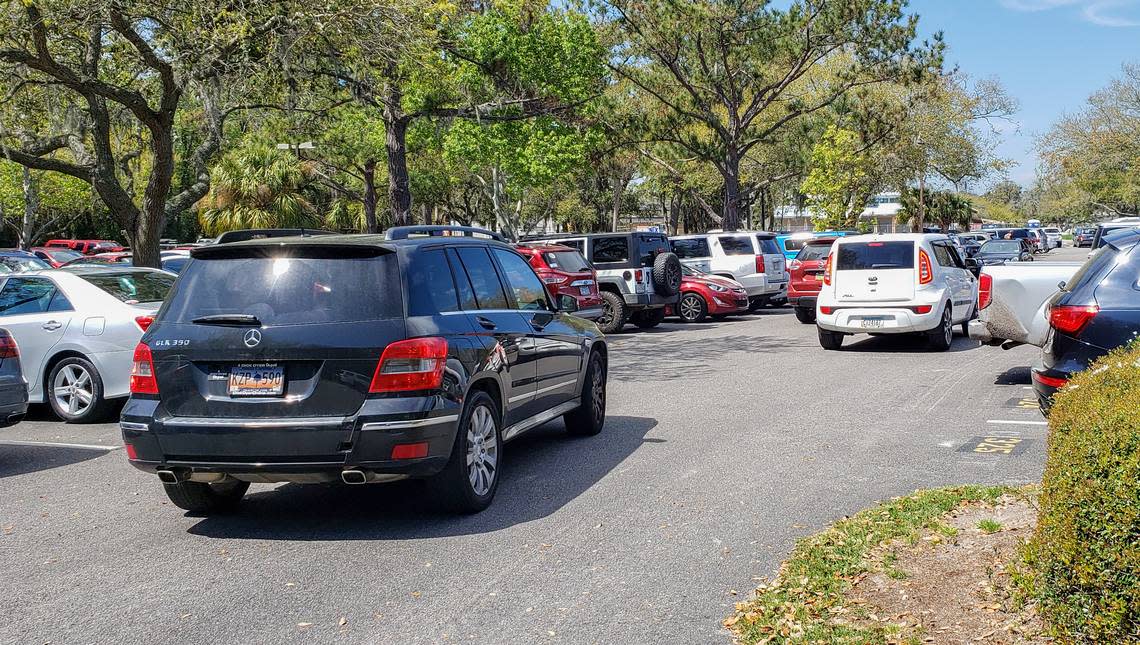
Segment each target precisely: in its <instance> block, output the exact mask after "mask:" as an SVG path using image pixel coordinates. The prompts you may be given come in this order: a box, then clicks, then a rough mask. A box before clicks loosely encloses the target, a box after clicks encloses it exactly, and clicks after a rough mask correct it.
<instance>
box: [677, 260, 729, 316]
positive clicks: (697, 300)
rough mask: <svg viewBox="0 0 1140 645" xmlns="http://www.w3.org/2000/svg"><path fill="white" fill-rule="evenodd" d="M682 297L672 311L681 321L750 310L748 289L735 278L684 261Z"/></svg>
mask: <svg viewBox="0 0 1140 645" xmlns="http://www.w3.org/2000/svg"><path fill="white" fill-rule="evenodd" d="M681 274H682V275H681V301H680V302H678V303H677V305H676V308H675V309H674V308H673V307H669V309H671V310H673V311H671V312H670V313H674V314H676V315H677V316H678V317H679V318H680V319H681V321H682V322H701V321H702V320H704V319H705V317H707V316H713V317H714V318H720V317H723V316H727V315H728V314H736V313H741V312H745V311H748V292H747V291H746V290H745V289H744V286H743V285H741V284H740V283H739V282H736V281H735V280H730V279H728V278H722V277H721V276H718V275H713V274H711V273H705V272H704V271H700V270H697V269H694V268H693V267H691V266H687V265H681Z"/></svg>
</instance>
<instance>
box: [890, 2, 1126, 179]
mask: <svg viewBox="0 0 1140 645" xmlns="http://www.w3.org/2000/svg"><path fill="white" fill-rule="evenodd" d="M910 8H911V10H912V11H913V12H915V13H917V14H919V16H920V21H919V28H920V30H921V31H922V32H923V34H924V35H929V34H930V33H932V32H935V31H942V32H943V35H944V36H945V39H946V43H947V46H948V52H947V57H946V59H947V65H948V66H953V65H957V66H958V67H959V68H960V69H961V70H962V71H963V72H966V73H967V74H969V75H970V76H971V77H973V78H979V77H990V76H993V77H997V78H998V79H1000V80H1001V82H1002V84H1003V85H1005V87H1006V89H1007V90H1008V91H1009V93H1010V94H1012V95H1013V96H1014V97H1016V98H1017V100H1018V101H1019V103H1020V112H1019V113H1018V114H1017V115H1016V117H1015V119H1016V123H1015V124H1011V125H1009V126H1006V127H1005V128H1004V130H1005V131H1004V132H1003V134H1004V141H1003V143H1002V145H1001V147H1000V149H999V154H1001V155H1002V156H1003V157H1007V158H1011V159H1013V160H1015V161H1017V162H1018V163H1019V165H1018V166H1017V167H1015V168H1014V169H1013V170H1011V171H1010V178H1011V179H1013V180H1015V181H1018V182H1019V183H1021V184H1023V185H1028V184H1029V183H1031V182H1032V181H1033V177H1034V169H1035V166H1036V155H1035V153H1034V148H1033V143H1034V136H1035V135H1037V134H1040V133H1042V132H1044V131H1046V130H1048V129H1049V126H1050V125H1051V124H1052V123H1053V122H1054V121H1055V120H1056V119H1057V118H1059V117H1060V116H1062V115H1063V114H1065V113H1066V112H1075V111H1077V110H1079V109H1080V108H1081V106H1082V105H1083V104H1084V102H1085V99H1086V98H1087V97H1088V95H1089V94H1091V93H1093V92H1095V91H1096V90H1097V89H1099V88H1101V87H1104V86H1105V85H1107V84H1108V82H1109V81H1110V80H1111V79H1112V78H1113V77H1115V76H1118V75H1119V73H1120V67H1121V64H1123V63H1125V62H1135V63H1140V0H911V5H910Z"/></svg>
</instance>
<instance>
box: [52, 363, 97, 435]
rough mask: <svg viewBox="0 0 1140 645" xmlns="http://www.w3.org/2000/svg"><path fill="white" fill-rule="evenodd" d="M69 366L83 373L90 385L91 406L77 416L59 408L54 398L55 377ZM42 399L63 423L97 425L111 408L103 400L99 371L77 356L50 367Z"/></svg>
mask: <svg viewBox="0 0 1140 645" xmlns="http://www.w3.org/2000/svg"><path fill="white" fill-rule="evenodd" d="M69 365H74V366H75V367H76V368H77V369H78V370H80V371H81V373H83V372H85V373H86V374H87V377H88V380H89V382H90V384H91V405H89V406H87V408H86V409H85V410H83V411H82V412H79V413H77V414H72V413H71V412H69V411H68V410H67V409H65V408H63V407H61V406H60V404H59V403H58V402H57V401H56V397H55V388H54V383H55V380H56V376H57V375H58V374H59V373H60V372H62V371H63V370H64V369H65V368H66V367H68V366H69ZM44 399H45V400H46V401H47V402H48V403H49V404H50V405H51V409H52V412H54V413H55V415H56V416H57V417H59V418H60V419H62V420H63V422H64V423H98V422H100V421H102V420H104V419H105V418H106V417H107V413H108V412H109V410H110V408H111V403H110V402H108V401H107V399H105V398H103V377H102V376H100V375H99V370H97V369H95V365H93V364H92V363H91V361H89V360H87V359H85V358H79V357H77V356H72V357H70V358H65V359H63V360H62V361H60V362H58V363H56V364H55V366H54V367H52V369H51V372H50V373H49V374H48V377H47V380H46V381H45V382H44Z"/></svg>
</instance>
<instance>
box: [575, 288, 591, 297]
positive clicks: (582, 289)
mask: <svg viewBox="0 0 1140 645" xmlns="http://www.w3.org/2000/svg"><path fill="white" fill-rule="evenodd" d="M578 291H579V292H581V294H582V295H583V296H588V295H590V287H578Z"/></svg>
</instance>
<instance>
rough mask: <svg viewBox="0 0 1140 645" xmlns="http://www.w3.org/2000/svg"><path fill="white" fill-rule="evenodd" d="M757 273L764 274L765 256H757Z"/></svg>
mask: <svg viewBox="0 0 1140 645" xmlns="http://www.w3.org/2000/svg"><path fill="white" fill-rule="evenodd" d="M756 273H764V256H763V255H757V256H756Z"/></svg>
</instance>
